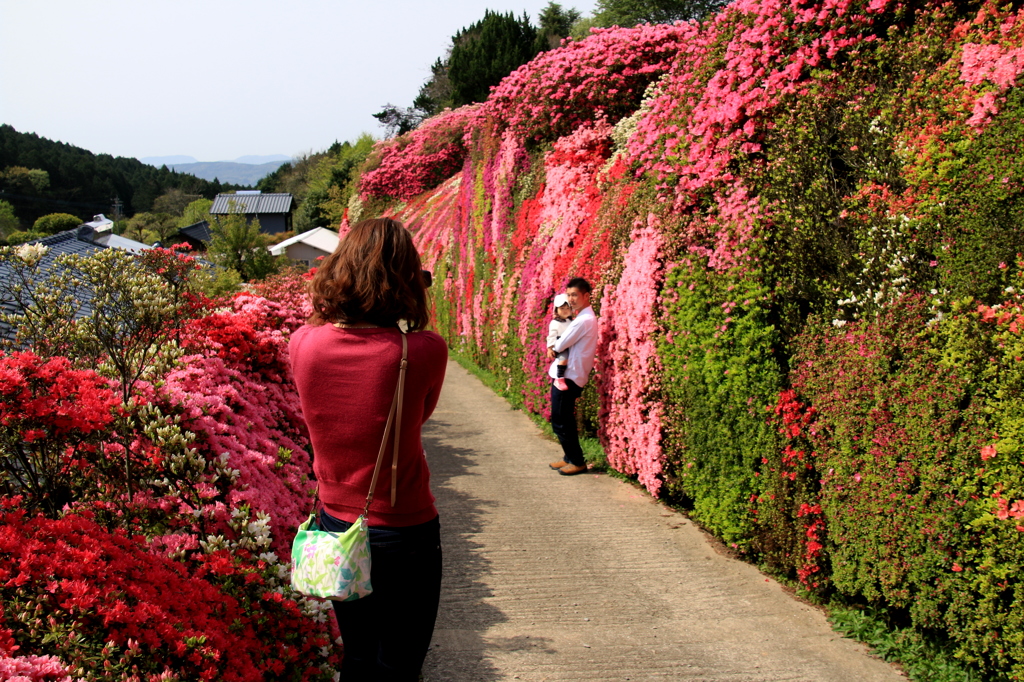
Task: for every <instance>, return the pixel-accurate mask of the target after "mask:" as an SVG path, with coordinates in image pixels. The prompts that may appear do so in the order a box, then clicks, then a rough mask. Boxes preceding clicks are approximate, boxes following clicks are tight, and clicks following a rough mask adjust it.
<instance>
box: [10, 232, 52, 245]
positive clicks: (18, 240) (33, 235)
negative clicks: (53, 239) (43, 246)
mask: <svg viewBox="0 0 1024 682" xmlns="http://www.w3.org/2000/svg"><path fill="white" fill-rule="evenodd" d="M45 236H46V235H45V234H43V233H42V232H33V231H28V232H21V231H18V232H11V233H10V234H9V235H7V243H8V244H10V245H11V246H14V245H16V244H24V243H26V242H31V241H35V240H36V239H42V238H43V237H45Z"/></svg>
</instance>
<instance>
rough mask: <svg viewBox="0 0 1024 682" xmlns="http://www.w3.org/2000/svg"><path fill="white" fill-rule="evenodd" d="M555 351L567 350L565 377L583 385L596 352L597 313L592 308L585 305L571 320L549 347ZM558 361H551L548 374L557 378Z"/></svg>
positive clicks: (592, 366) (592, 365) (578, 384)
mask: <svg viewBox="0 0 1024 682" xmlns="http://www.w3.org/2000/svg"><path fill="white" fill-rule="evenodd" d="M551 348H552V349H553V350H554V351H555V352H556V353H561V352H562V351H563V350H566V349H568V350H569V364H568V366H566V368H565V378H566V379H569V380H570V381H572V382H573V383H574V384H576V385H577V386H584V385H585V384H586V383H587V378H588V377H589V376H590V370H592V369H593V368H594V355H595V354H596V353H597V315H595V314H594V309H593V308H591V307H590V306H587V307H586V308H584V309H583V310H581V311H580V312H579V313H578V314H577V315H576V319H575V320H573V321H572V323H571V324H570V325H569V328H568V329H566V330H565V333H563V334H562V336H561V337H560V338H559V339H558V341H556V342H555V345H554V346H552V347H551ZM557 364H558V361H557V360H555V361H554V362H552V363H551V367H550V368H549V369H548V376H550V377H551V378H552V379H557V378H558V369H557Z"/></svg>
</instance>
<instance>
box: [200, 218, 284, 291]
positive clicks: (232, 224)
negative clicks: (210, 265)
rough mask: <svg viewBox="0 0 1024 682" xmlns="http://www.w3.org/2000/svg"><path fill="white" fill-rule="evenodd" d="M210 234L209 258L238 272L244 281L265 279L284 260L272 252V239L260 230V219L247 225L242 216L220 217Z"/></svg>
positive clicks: (215, 220)
mask: <svg viewBox="0 0 1024 682" xmlns="http://www.w3.org/2000/svg"><path fill="white" fill-rule="evenodd" d="M210 233H211V236H212V240H211V241H210V247H209V249H208V251H207V253H208V254H209V257H210V258H211V259H212V260H213V262H214V263H216V264H217V265H219V266H221V267H223V268H228V269H230V270H234V271H235V272H237V273H238V274H239V275H240V276H241V278H242V279H243V280H244V281H246V282H251V281H253V280H260V279H263V278H264V277H267V276H268V275H272V274H274V273H275V272H277V271H278V269H279V268H280V265H281V260H280V259H278V258H275V257H274V256H273V255H272V254H271V253H270V251H269V250H268V248H267V247H268V246H269V245H270V237H269V236H268V235H265V234H263V233H262V232H261V231H260V221H259V220H253V221H252V222H251V223H246V221H245V216H244V215H242V214H240V213H233V214H231V215H227V216H217V217H216V218H215V219H214V221H213V223H211V224H210Z"/></svg>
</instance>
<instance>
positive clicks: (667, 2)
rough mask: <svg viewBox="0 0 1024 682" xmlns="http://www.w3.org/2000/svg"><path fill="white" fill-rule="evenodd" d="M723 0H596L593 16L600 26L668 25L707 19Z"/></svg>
mask: <svg viewBox="0 0 1024 682" xmlns="http://www.w3.org/2000/svg"><path fill="white" fill-rule="evenodd" d="M723 5H725V2H724V0H597V7H596V10H595V12H594V19H595V20H596V21H597V25H598V26H606V27H607V26H636V25H637V24H669V23H672V22H673V21H682V20H688V19H704V18H705V17H707V16H708V15H709V14H711V13H712V12H714V11H715V10H716V9H718V8H719V7H722V6H723Z"/></svg>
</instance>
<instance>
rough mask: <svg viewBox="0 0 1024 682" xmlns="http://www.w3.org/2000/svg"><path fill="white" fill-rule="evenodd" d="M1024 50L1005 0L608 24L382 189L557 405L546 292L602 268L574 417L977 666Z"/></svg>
mask: <svg viewBox="0 0 1024 682" xmlns="http://www.w3.org/2000/svg"><path fill="white" fill-rule="evenodd" d="M1022 50H1024V16H1022V15H1020V14H1019V13H1018V12H1017V11H1016V10H1014V9H1013V7H1004V6H1001V5H998V4H996V3H992V2H972V3H954V4H949V3H940V2H922V3H913V4H907V3H901V2H896V1H894V0H820V1H812V2H803V1H801V2H789V1H786V0H737V1H736V2H734V3H732V4H731V5H729V6H727V7H726V8H724V9H723V10H722V11H721V12H719V13H718V14H717V15H715V16H714V17H712V18H710V19H709V20H707V21H705V22H703V23H700V24H696V23H682V24H677V25H675V26H657V27H638V28H635V29H611V30H607V31H601V32H598V33H596V34H595V35H592V36H591V37H589V38H587V39H586V40H583V41H578V42H572V41H570V42H568V43H566V44H565V45H564V46H563V47H561V48H559V49H556V50H552V51H551V52H548V53H545V54H544V55H542V56H540V57H538V58H537V59H536V60H534V61H533V62H530V63H529V64H526V65H524V66H523V67H521V68H520V69H519V70H518V71H516V72H515V73H514V74H512V75H511V76H509V77H508V78H507V79H506V80H505V81H504V82H503V83H501V84H500V85H499V86H497V87H496V88H495V89H494V90H493V91H492V94H491V97H490V99H489V100H488V101H486V102H484V103H483V104H481V105H479V106H476V107H474V108H473V109H472V110H468V111H467V112H466V114H465V115H464V117H463V119H462V120H464V121H466V124H465V129H464V130H465V132H464V134H463V137H462V138H461V139H462V141H463V144H464V145H465V147H464V154H463V156H462V157H460V158H461V165H458V164H448V165H446V166H445V169H447V170H445V171H444V172H441V168H440V167H438V173H437V174H436V175H435V176H433V178H432V180H431V181H430V183H427V184H424V185H422V187H423V189H424V190H425V191H423V192H422V193H420V194H417V195H415V196H414V195H412V194H411V193H409V192H403V191H392V190H388V189H386V188H383V187H382V186H381V185H380V184H375V181H374V182H366V181H365V180H364V183H363V185H362V192H363V201H364V205H366V206H371V205H372V206H374V207H377V208H379V207H381V206H383V207H384V210H385V211H387V212H390V213H392V214H394V215H396V216H398V217H399V218H401V219H403V220H405V221H406V223H407V224H408V225H409V226H410V227H411V229H413V230H414V231H415V233H416V235H417V240H418V244H419V245H420V247H421V249H422V251H423V253H424V258H425V261H426V263H427V267H429V268H431V269H432V270H433V271H434V274H435V281H436V282H437V285H436V288H435V299H434V303H435V307H436V316H437V324H438V327H439V328H440V330H441V331H442V333H444V334H445V335H446V336H447V338H448V339H449V342H450V343H451V344H452V346H453V347H454V348H456V349H458V350H460V351H461V352H464V353H466V354H468V355H469V356H471V357H472V358H473V359H474V360H475V361H476V362H478V363H479V364H481V365H482V366H484V367H486V368H488V369H489V370H491V371H492V372H493V373H495V374H496V375H497V376H498V377H499V380H500V382H501V383H502V385H503V388H504V394H505V395H506V396H508V397H509V398H510V399H511V400H512V401H513V402H515V403H516V404H518V405H521V406H522V407H523V408H525V409H528V410H531V411H533V412H535V413H538V414H541V415H544V414H546V413H547V410H548V406H547V390H548V389H547V379H546V376H545V373H544V365H545V361H544V358H543V337H544V330H545V328H546V323H547V316H548V314H549V306H550V301H551V299H552V297H553V295H554V294H555V293H556V292H558V291H561V290H562V288H563V287H564V286H565V283H566V281H567V280H568V278H570V277H572V276H584V277H588V278H589V279H591V281H592V282H593V283H594V284H595V286H596V290H595V293H596V296H595V300H596V304H597V305H596V307H597V308H598V312H599V314H600V315H601V318H602V319H601V324H600V330H601V338H600V349H599V357H598V365H597V372H596V376H595V380H594V381H593V382H592V383H591V385H590V387H589V388H588V389H587V391H586V392H585V394H584V399H583V403H582V404H583V406H584V409H583V414H582V415H581V421H582V423H583V424H584V426H585V427H587V428H589V429H591V430H592V431H593V432H594V433H596V435H597V436H598V437H599V438H600V439H601V441H602V443H603V444H604V446H605V454H606V457H607V463H608V464H609V465H610V466H612V467H614V468H615V469H617V470H619V471H621V472H623V473H626V474H628V475H630V476H635V477H636V480H637V481H638V482H639V483H640V484H641V485H643V486H644V487H645V488H646V489H647V490H649V491H650V492H651V494H652V495H656V496H659V497H663V498H665V499H669V500H672V501H675V502H677V503H679V504H682V505H685V506H687V507H688V508H689V509H690V510H691V514H692V516H693V517H694V518H695V519H696V520H697V521H699V522H700V523H701V524H703V525H704V527H706V528H707V529H709V530H710V531H712V532H714V533H715V534H717V535H718V536H720V537H721V538H722V539H723V540H725V541H726V542H728V543H729V544H730V545H731V546H733V547H734V548H735V549H736V550H737V551H738V552H741V553H744V554H746V555H747V556H749V557H750V559H751V560H753V561H758V562H760V563H761V564H762V565H765V566H767V567H769V568H770V569H771V570H773V571H775V572H777V573H778V574H780V575H783V576H786V577H788V578H790V579H792V580H793V581H794V582H796V583H797V584H799V585H800V586H801V589H803V590H805V591H807V592H809V593H815V594H817V595H818V596H819V597H821V598H826V599H827V598H832V599H836V600H839V601H843V602H846V603H847V604H850V605H853V606H860V607H871V608H872V609H873V610H874V612H875V613H877V614H880V615H881V616H882V617H885V618H888V619H889V620H890V622H891V623H892V624H893V626H894V627H897V628H900V629H901V633H902V634H901V635H900V636H901V637H910V638H912V639H914V638H916V639H915V641H919V642H926V643H927V644H928V646H930V647H933V648H934V649H936V650H939V651H942V652H945V655H947V656H948V657H949V660H951V661H955V663H954V664H953V665H955V666H960V667H961V668H962V672H963V674H965V675H966V674H973V675H974V676H975V677H977V678H980V679H993V680H999V679H1020V678H1021V677H1022V676H1024V622H1022V621H1021V617H1020V613H1022V611H1024V610H1022V608H1021V606H1022V605H1024V588H1022V586H1021V582H1020V578H1019V576H1020V574H1021V568H1022V565H1021V564H1022V561H1024V555H1022V551H1024V523H1022V519H1024V489H1021V487H1020V480H1021V474H1022V473H1024V472H1021V471H1020V470H1019V467H1020V464H1019V462H1020V460H1021V451H1020V445H1019V443H1020V442H1021V441H1020V440H1019V438H1018V436H1017V431H1018V430H1020V424H1019V422H1021V415H1022V413H1021V408H1020V405H1021V403H1020V402H1019V398H1020V396H1021V393H1020V390H1021V387H1020V386H1019V384H1018V381H1019V370H1018V368H1017V364H1019V361H1020V358H1021V357H1024V351H1018V350H1017V348H1018V345H1019V343H1018V341H1019V338H1020V331H1021V329H1024V320H1022V319H1020V317H1019V316H1018V314H1017V312H1016V311H1017V309H1018V303H1017V297H1019V295H1020V294H1019V291H1020V282H1019V281H1018V279H1019V273H1020V270H1021V266H1020V264H1019V258H1018V255H1019V254H1022V253H1024V157H1022V156H1021V155H1020V153H1019V150H1020V149H1021V148H1022V146H1024V125H1022V124H1021V121H1022V120H1024V117H1022V114H1024V91H1022V89H1021V87H1020V76H1021V73H1022V71H1024V52H1022ZM454 113H455V112H452V114H449V116H453V115H454ZM443 121H444V119H442V120H441V121H439V123H438V125H443ZM435 135H436V133H435V132H434V131H433V129H431V128H426V129H423V131H422V132H421V131H413V132H411V133H408V134H407V138H406V140H405V141H403V142H402V144H403V145H405V146H404V147H403V148H404V149H409V150H413V149H415V146H416V145H425V146H430V140H431V139H433V138H434V137H435ZM388 144H391V143H388ZM387 148H388V147H386V146H385V147H382V149H387ZM396 158H397V157H396ZM426 159H427V156H423V157H421V158H418V159H415V160H413V159H407V160H405V163H408V164H409V171H410V172H412V171H413V169H418V165H417V164H420V163H422V162H424V161H425V160H426ZM416 172H417V173H420V172H422V171H421V170H416ZM371 179H372V178H371ZM427 185H429V186H427ZM922 675H925V676H927V675H926V673H922Z"/></svg>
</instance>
